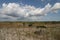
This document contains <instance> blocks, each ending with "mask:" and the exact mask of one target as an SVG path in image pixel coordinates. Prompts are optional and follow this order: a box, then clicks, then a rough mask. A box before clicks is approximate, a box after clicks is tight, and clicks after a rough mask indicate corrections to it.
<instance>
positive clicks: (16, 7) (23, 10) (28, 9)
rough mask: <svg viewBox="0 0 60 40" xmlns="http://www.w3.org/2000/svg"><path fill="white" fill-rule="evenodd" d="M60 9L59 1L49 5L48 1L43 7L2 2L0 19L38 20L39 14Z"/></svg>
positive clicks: (43, 14) (42, 14)
mask: <svg viewBox="0 0 60 40" xmlns="http://www.w3.org/2000/svg"><path fill="white" fill-rule="evenodd" d="M59 9H60V3H56V4H54V6H51V5H50V4H49V3H48V4H47V5H46V6H45V7H44V8H40V7H39V8H36V7H35V6H31V5H22V4H17V3H8V4H6V3H3V4H2V7H1V8H0V20H3V19H4V20H27V21H28V20H31V21H32V20H37V21H38V20H40V19H41V16H45V15H47V14H48V13H49V12H56V11H57V10H59Z"/></svg>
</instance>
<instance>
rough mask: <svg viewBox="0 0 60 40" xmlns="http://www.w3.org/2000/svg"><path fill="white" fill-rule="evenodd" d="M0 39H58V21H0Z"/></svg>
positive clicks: (59, 34)
mask: <svg viewBox="0 0 60 40" xmlns="http://www.w3.org/2000/svg"><path fill="white" fill-rule="evenodd" d="M0 40H60V22H0Z"/></svg>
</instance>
